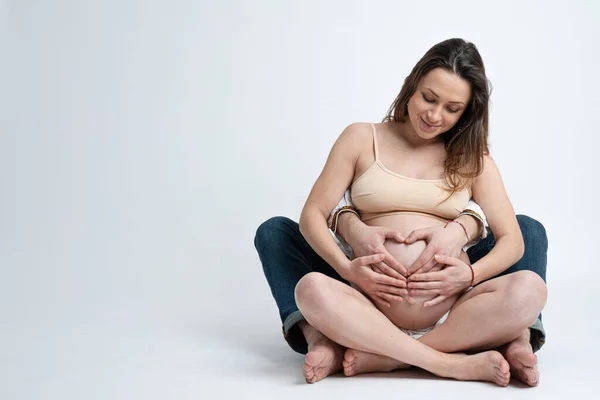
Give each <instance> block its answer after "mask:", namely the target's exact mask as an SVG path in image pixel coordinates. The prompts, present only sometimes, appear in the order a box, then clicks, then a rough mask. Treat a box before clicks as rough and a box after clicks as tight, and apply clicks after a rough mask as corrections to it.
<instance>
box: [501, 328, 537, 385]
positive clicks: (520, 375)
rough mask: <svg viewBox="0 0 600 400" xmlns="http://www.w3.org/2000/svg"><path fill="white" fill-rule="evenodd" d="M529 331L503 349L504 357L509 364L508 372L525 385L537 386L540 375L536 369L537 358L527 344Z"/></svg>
mask: <svg viewBox="0 0 600 400" xmlns="http://www.w3.org/2000/svg"><path fill="white" fill-rule="evenodd" d="M529 335H530V332H529V329H527V330H526V331H525V332H524V333H523V334H522V335H521V336H519V337H518V338H517V339H515V340H513V341H512V342H510V343H509V344H507V345H506V346H505V348H504V349H503V353H504V356H505V357H506V360H507V361H508V363H509V364H510V372H511V374H513V376H514V377H515V378H517V379H518V380H520V381H521V382H523V383H524V384H526V385H529V386H537V385H538V383H539V381H540V374H539V372H538V368H537V362H538V360H537V356H536V355H535V354H533V349H532V348H531V343H529Z"/></svg>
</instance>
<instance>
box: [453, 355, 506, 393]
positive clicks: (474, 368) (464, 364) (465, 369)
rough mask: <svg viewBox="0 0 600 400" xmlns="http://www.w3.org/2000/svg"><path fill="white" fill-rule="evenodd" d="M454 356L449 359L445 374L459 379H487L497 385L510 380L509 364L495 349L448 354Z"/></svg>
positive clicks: (502, 384) (503, 384) (504, 383)
mask: <svg viewBox="0 0 600 400" xmlns="http://www.w3.org/2000/svg"><path fill="white" fill-rule="evenodd" d="M449 356H451V357H453V358H454V357H456V358H455V359H454V360H452V361H451V367H450V368H449V372H448V374H443V375H442V376H447V377H449V378H455V379H458V380H461V381H488V382H494V383H495V384H496V385H498V386H507V385H508V383H509V382H510V366H509V365H508V362H507V361H506V360H505V359H504V357H502V354H500V353H499V352H497V351H486V352H483V353H479V354H474V355H464V354H449Z"/></svg>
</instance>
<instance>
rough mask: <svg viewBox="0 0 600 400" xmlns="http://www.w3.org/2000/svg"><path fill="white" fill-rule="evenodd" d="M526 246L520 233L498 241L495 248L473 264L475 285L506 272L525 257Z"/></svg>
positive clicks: (506, 236)
mask: <svg viewBox="0 0 600 400" xmlns="http://www.w3.org/2000/svg"><path fill="white" fill-rule="evenodd" d="M524 251H525V244H524V242H523V236H522V235H521V232H520V231H519V232H518V233H517V234H513V235H504V236H502V237H500V238H498V240H497V241H496V244H495V245H494V248H493V249H492V250H491V251H490V252H489V253H488V254H487V255H486V256H485V257H483V258H481V259H480V260H479V261H477V262H476V263H475V264H473V272H474V273H475V280H474V283H473V284H474V285H476V284H478V283H480V282H483V281H485V280H486V279H489V278H492V277H494V276H496V275H498V274H500V273H501V272H504V271H505V270H507V269H508V268H510V267H511V266H512V265H514V264H515V263H516V262H517V261H519V260H520V259H521V257H523V252H524Z"/></svg>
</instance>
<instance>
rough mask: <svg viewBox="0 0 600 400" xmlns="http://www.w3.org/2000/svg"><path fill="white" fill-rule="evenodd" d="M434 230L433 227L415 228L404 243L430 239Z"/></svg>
mask: <svg viewBox="0 0 600 400" xmlns="http://www.w3.org/2000/svg"><path fill="white" fill-rule="evenodd" d="M432 232H433V229H431V228H423V229H415V230H414V231H412V232H411V233H410V234H409V235H408V236H407V237H406V239H404V243H406V244H412V243H414V242H416V241H417V240H427V239H430V238H431V234H432Z"/></svg>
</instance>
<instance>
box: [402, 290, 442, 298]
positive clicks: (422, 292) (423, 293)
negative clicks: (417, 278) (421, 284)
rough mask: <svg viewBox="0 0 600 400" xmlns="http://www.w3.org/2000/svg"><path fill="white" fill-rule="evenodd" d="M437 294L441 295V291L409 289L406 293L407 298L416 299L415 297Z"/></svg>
mask: <svg viewBox="0 0 600 400" xmlns="http://www.w3.org/2000/svg"><path fill="white" fill-rule="evenodd" d="M438 294H442V290H441V289H410V290H409V291H408V295H409V296H413V297H417V296H435V295H438Z"/></svg>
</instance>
